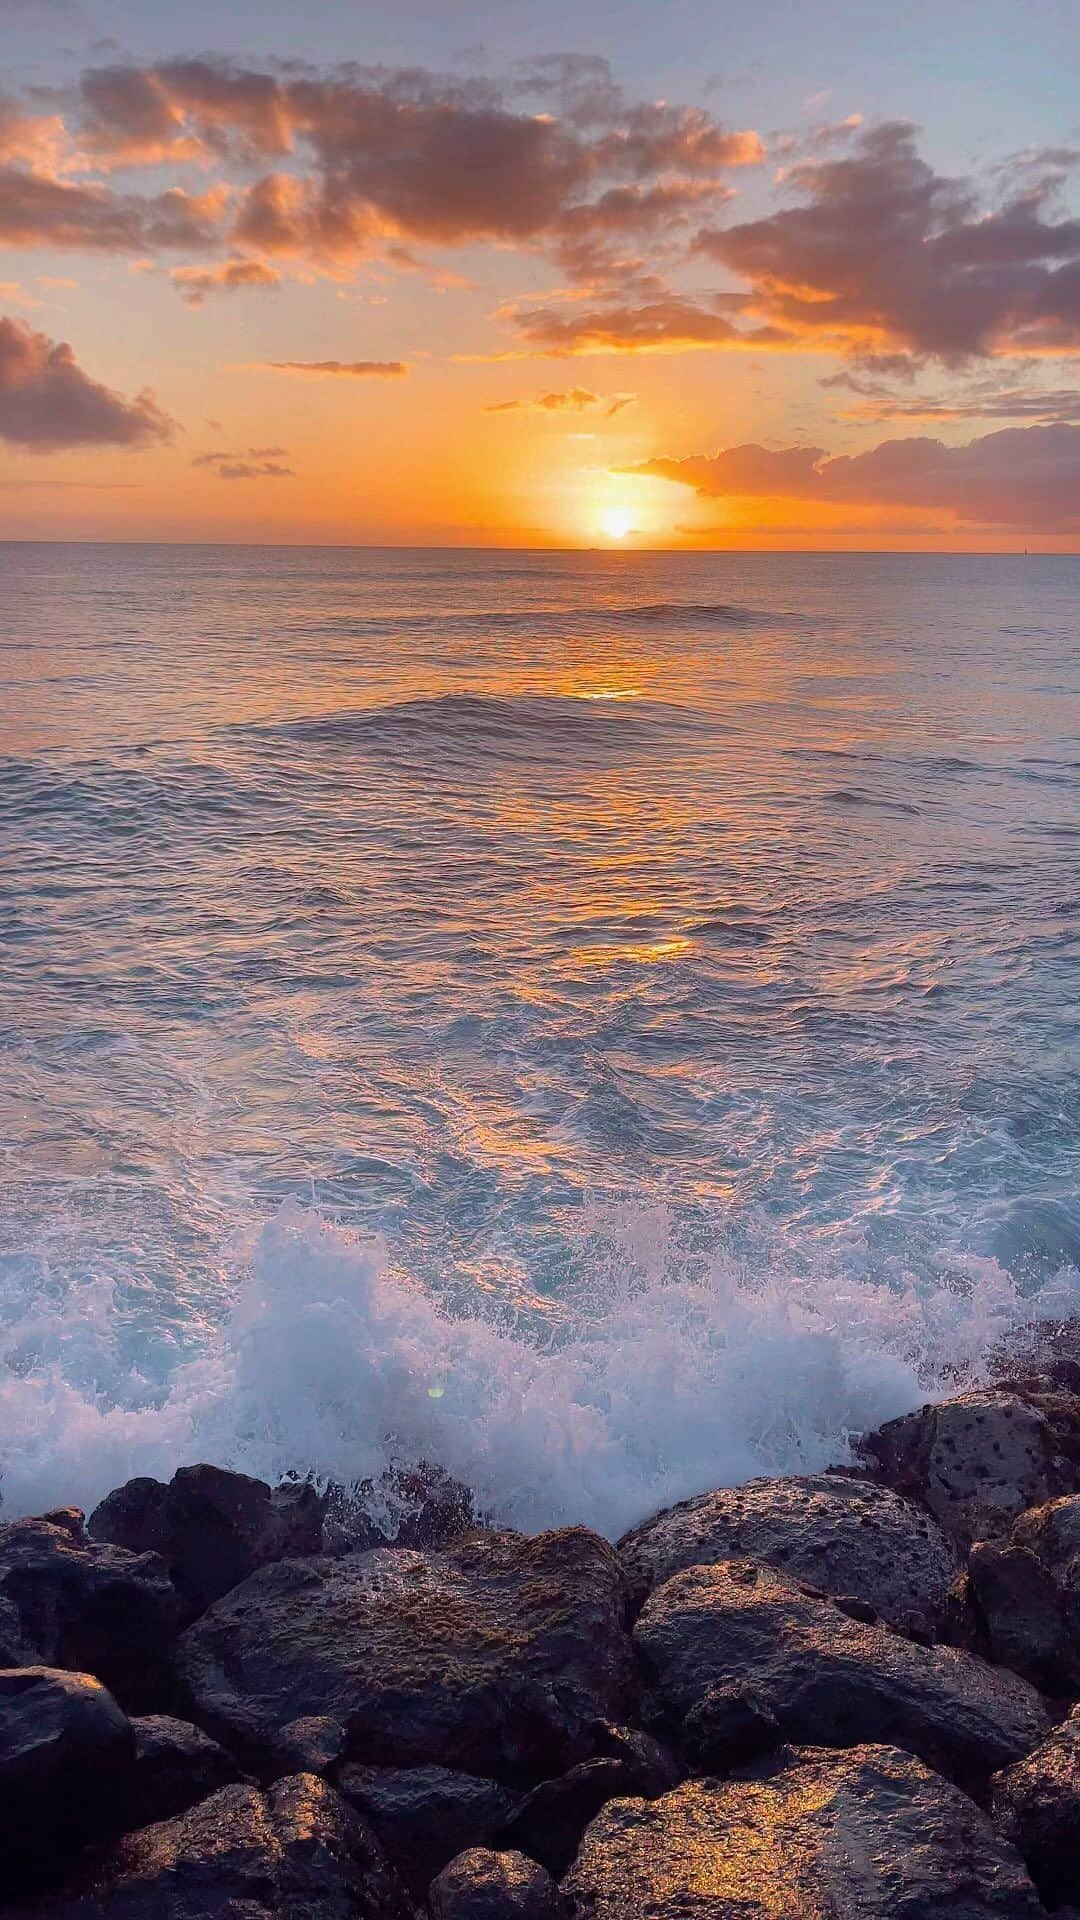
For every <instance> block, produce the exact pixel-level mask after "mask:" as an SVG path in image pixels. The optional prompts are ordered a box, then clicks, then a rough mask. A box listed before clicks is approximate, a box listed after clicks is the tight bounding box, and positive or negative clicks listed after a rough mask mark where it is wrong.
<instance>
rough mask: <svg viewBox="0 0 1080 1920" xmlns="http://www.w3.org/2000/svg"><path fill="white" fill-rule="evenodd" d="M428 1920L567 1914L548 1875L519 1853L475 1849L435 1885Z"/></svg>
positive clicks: (553, 1918) (535, 1919)
mask: <svg viewBox="0 0 1080 1920" xmlns="http://www.w3.org/2000/svg"><path fill="white" fill-rule="evenodd" d="M428 1904H429V1907H430V1910H431V1920H564V1916H565V1913H566V1908H565V1906H564V1905H563V1902H562V1900H561V1898H560V1895H559V1890H558V1888H557V1887H556V1885H555V1882H554V1880H553V1879H552V1878H551V1875H550V1874H549V1873H546V1872H545V1871H544V1869H543V1867H540V1866H537V1864H536V1861H535V1860H526V1858H525V1855H524V1854H523V1853H485V1852H484V1851H483V1849H482V1848H480V1847H474V1848H473V1849H472V1850H471V1851H470V1852H469V1853H463V1854H461V1855H459V1857H458V1858H457V1859H456V1860H452V1861H451V1862H450V1865H449V1866H448V1867H446V1868H444V1870H443V1872H442V1873H440V1875H439V1877H438V1879H437V1880H433V1881H432V1883H431V1888H430V1890H429V1893H428Z"/></svg>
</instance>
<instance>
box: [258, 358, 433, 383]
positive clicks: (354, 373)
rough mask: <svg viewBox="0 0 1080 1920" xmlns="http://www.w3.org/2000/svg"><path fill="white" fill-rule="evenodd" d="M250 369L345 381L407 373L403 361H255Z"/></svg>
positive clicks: (394, 376)
mask: <svg viewBox="0 0 1080 1920" xmlns="http://www.w3.org/2000/svg"><path fill="white" fill-rule="evenodd" d="M250 364H251V369H252V371H253V372H256V373H311V374H325V375H326V376H328V377H334V376H337V375H341V376H343V377H344V378H347V379H357V380H364V379H374V380H383V379H386V380H390V379H396V378H397V376H398V375H399V374H403V373H408V371H409V367H408V362H407V361H405V360H255V361H252V362H251V363H250Z"/></svg>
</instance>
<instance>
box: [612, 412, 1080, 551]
mask: <svg viewBox="0 0 1080 1920" xmlns="http://www.w3.org/2000/svg"><path fill="white" fill-rule="evenodd" d="M631 471H633V472H634V473H640V474H649V475H652V476H654V477H656V478H659V479H662V480H673V481H676V482H677V483H678V484H679V485H681V486H687V487H692V488H694V490H695V492H697V493H698V494H700V495H702V496H704V497H707V498H710V499H713V498H721V497H725V496H732V497H740V496H741V497H760V496H766V497H769V498H773V499H783V500H803V501H808V502H813V503H816V504H820V505H825V506H832V505H836V504H845V505H849V506H851V505H856V506H865V507H910V508H914V509H919V510H922V511H923V512H925V511H927V510H929V511H932V512H941V513H944V514H947V515H949V516H950V518H951V519H952V520H953V521H954V522H958V523H960V524H963V525H965V526H983V527H1016V528H1028V529H1032V530H1034V529H1040V530H1042V531H1044V532H1059V531H1070V530H1071V529H1073V528H1080V427H1074V426H1068V425H1062V424H1053V425H1049V426H1035V427H1004V428H1002V429H1001V430H1000V431H999V432H996V433H989V434H985V435H984V436H983V437H982V438H981V439H978V440H972V441H970V442H969V443H968V445H967V446H962V447H949V446H946V445H945V443H944V442H943V441H941V440H933V439H929V438H921V437H920V438H918V439H903V440H886V441H883V442H882V443H881V445H879V446H876V447H871V448H870V449H869V450H868V451H867V452H865V453H857V454H847V455H838V456H836V457H833V458H830V457H829V456H828V455H827V454H826V453H824V452H823V451H822V449H821V448H820V447H783V448H780V449H779V450H772V449H769V448H767V447H762V446H756V445H753V444H750V445H745V446H737V447H726V448H724V449H722V451H721V452H719V453H717V454H713V455H703V454H702V455H694V456H692V457H691V458H689V459H685V460H667V459H657V460H648V461H646V462H645V463H644V464H643V465H641V466H638V467H635V468H633V469H631Z"/></svg>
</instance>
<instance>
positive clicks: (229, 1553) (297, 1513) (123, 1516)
mask: <svg viewBox="0 0 1080 1920" xmlns="http://www.w3.org/2000/svg"><path fill="white" fill-rule="evenodd" d="M325 1507H326V1497H325V1496H324V1495H322V1494H319V1493H317V1492H316V1490H315V1488H314V1487H312V1486H309V1485H308V1484H307V1483H306V1482H304V1481H286V1482H284V1484H283V1485H281V1486H280V1487H276V1488H275V1489H274V1491H273V1492H271V1490H270V1488H269V1487H268V1486H267V1485H266V1483H265V1481H263V1480H253V1479H251V1478H250V1477H249V1475H247V1474H246V1473H227V1472H225V1471H224V1470H223V1469H222V1468H221V1467H208V1466H196V1467H181V1468H180V1469H179V1471H178V1472H177V1473H175V1474H174V1475H173V1477H172V1479H171V1480H170V1481H169V1483H168V1485H167V1486H164V1485H163V1484H162V1483H161V1482H160V1481H158V1480H131V1481H129V1482H128V1483H127V1485H126V1486H123V1487H118V1488H117V1490H116V1492H115V1493H111V1494H109V1495H108V1497H107V1499H105V1500H103V1501H102V1503H101V1505H100V1506H99V1507H98V1508H97V1509H96V1510H95V1512H94V1513H92V1514H91V1516H90V1526H89V1531H90V1533H91V1535H92V1537H93V1538H94V1539H95V1540H108V1541H112V1542H114V1543H115V1544H118V1545H122V1546H126V1547H129V1548H132V1549H134V1550H136V1551H146V1550H150V1551H153V1552H157V1553H160V1554H161V1555H162V1557H163V1558H164V1560H165V1561H166V1563H167V1565H168V1567H169V1570H170V1572H171V1574H172V1577H173V1582H174V1584H175V1586H176V1589H177V1592H178V1593H179V1594H180V1596H181V1598H182V1600H183V1602H184V1605H185V1608H186V1611H187V1614H188V1616H189V1617H192V1616H194V1615H196V1614H199V1613H202V1612H203V1611H204V1609H205V1608H206V1607H208V1606H209V1605H210V1604H211V1602H212V1601H214V1600H217V1599H220V1597H221V1595H222V1594H223V1593H228V1592H229V1590H230V1588H232V1587H235V1586H238V1585H239V1583H240V1581H241V1580H246V1579H247V1576H248V1574H250V1573H254V1571H255V1569H256V1568H257V1567H262V1566H266V1565H268V1564H269V1563H270V1562H271V1561H275V1560H282V1559H286V1558H290V1557H293V1558H295V1557H300V1556H303V1555H307V1554H312V1553H318V1552H319V1551H320V1548H321V1546H322V1533H323V1515H324V1512H325Z"/></svg>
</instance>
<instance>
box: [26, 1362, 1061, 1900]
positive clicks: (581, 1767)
mask: <svg viewBox="0 0 1080 1920" xmlns="http://www.w3.org/2000/svg"><path fill="white" fill-rule="evenodd" d="M860 1458H861V1462H862V1464H861V1465H859V1466H858V1467H855V1468H852V1469H851V1470H844V1471H841V1470H837V1471H835V1472H830V1473H826V1474H818V1475H812V1476H805V1477H801V1478H799V1477H793V1478H787V1479H782V1480H761V1481H755V1482H752V1483H750V1484H749V1485H747V1486H744V1487H740V1488H735V1489H728V1490H720V1491H716V1492H712V1493H707V1494H704V1495H702V1496H701V1497H699V1498H698V1499H695V1500H690V1501H686V1502H683V1503H682V1504H681V1505H679V1506H677V1507H673V1508H671V1509H669V1510H668V1511H667V1512H664V1513H661V1514H658V1515H656V1516H655V1517H654V1518H653V1519H651V1520H649V1521H647V1522H646V1523H645V1524H644V1525H642V1526H640V1527H637V1528H635V1529H634V1530H633V1531H632V1532H631V1533H629V1534H628V1535H627V1536H626V1537H625V1538H624V1539H623V1540H622V1541H620V1542H619V1543H618V1545H617V1546H616V1547H612V1546H610V1545H609V1544H608V1543H607V1542H606V1541H604V1540H602V1539H601V1538H599V1537H598V1536H597V1535H595V1534H592V1533H590V1532H588V1531H587V1530H586V1529H584V1528H567V1529H563V1530H561V1531H559V1532H554V1533H547V1534H541V1535H537V1536H532V1537H530V1536H526V1535H522V1534H516V1533H509V1532H504V1531H498V1530H496V1529H494V1528H490V1527H485V1526H482V1525H479V1524H477V1518H476V1516H475V1515H474V1513H473V1511H472V1503H471V1500H470V1498H469V1496H468V1494H467V1492H466V1491H465V1489H463V1488H461V1487H458V1486H455V1485H454V1483H452V1482H450V1481H448V1480H447V1479H446V1478H445V1476H443V1475H441V1474H439V1473H438V1472H437V1471H432V1470H425V1469H417V1470H416V1471H415V1472H413V1473H410V1474H399V1475H396V1476H393V1484H392V1485H390V1486H387V1487H384V1488H382V1489H375V1490H371V1489H369V1490H367V1491H368V1493H369V1494H374V1493H378V1494H379V1495H380V1498H379V1499H378V1500H376V1499H373V1498H368V1499H367V1500H365V1499H363V1498H352V1499H346V1498H345V1497H344V1496H343V1495H342V1494H341V1493H340V1492H334V1491H331V1492H319V1491H317V1490H316V1489H315V1488H314V1487H312V1486H310V1485H308V1484H306V1483H304V1482H301V1481H296V1482H287V1483H285V1484H284V1485H283V1486H281V1487H278V1488H276V1489H273V1490H271V1489H270V1488H269V1487H267V1486H265V1485H263V1484H262V1483H261V1482H259V1481H255V1480H251V1479H248V1478H246V1477H245V1476H243V1475H240V1474H235V1473H231V1472H226V1471H223V1470H220V1469H218V1468H215V1467H211V1466H193V1467H189V1468H185V1469H182V1470H181V1471H180V1472H178V1473H177V1474H176V1475H175V1476H174V1477H173V1479H172V1480H171V1481H170V1482H169V1483H168V1485H165V1484H163V1483H160V1482H157V1481H153V1480H134V1481H130V1482H128V1484H127V1485H126V1486H125V1487H122V1488H120V1489H118V1490H117V1491H116V1492H115V1493H113V1494H110V1495H109V1497H108V1498H107V1499H106V1500H105V1501H103V1502H102V1504H101V1506H99V1507H98V1508H97V1510H96V1511H95V1512H94V1513H93V1514H92V1515H91V1516H90V1518H89V1521H86V1520H85V1518H84V1516H83V1514H82V1513H80V1512H79V1511H78V1510H77V1509H74V1508H69V1509H64V1510H62V1511H58V1512H53V1513H49V1514H46V1515H45V1516H43V1517H42V1518H38V1519H26V1520H19V1521H15V1522H13V1523H10V1524H8V1525H6V1526H4V1527H0V1667H2V1669H3V1671H2V1672H0V1842H2V1845H0V1860H2V1866H0V1913H2V1914H4V1915H37V1916H40V1920H76V1917H78V1920H142V1917H143V1916H144V1915H145V1916H147V1920H149V1916H151V1915H153V1916H163V1917H164V1920H195V1916H203V1915H212V1916H222V1920H224V1917H225V1916H228V1920H267V1917H270V1920H272V1917H273V1916H275V1915H281V1916H286V1915H288V1916H290V1917H294V1916H300V1917H301V1920H323V1917H324V1916H325V1920H349V1917H354V1920H419V1916H422V1915H427V1916H430V1917H431V1920H559V1916H562V1920H689V1917H690V1916H693V1920H943V1916H945V1915H946V1914H947V1915H949V1916H950V1920H992V1917H994V1920H1038V1917H1039V1916H1041V1915H1044V1914H1047V1913H1052V1914H1058V1915H1059V1916H1061V1920H1067V1916H1070V1915H1071V1916H1072V1920H1080V1706H1078V1705H1077V1704H1076V1703H1077V1700H1078V1698H1080V1367H1078V1366H1077V1364H1076V1362H1075V1361H1074V1360H1073V1359H1072V1358H1070V1357H1067V1355H1066V1352H1065V1343H1064V1342H1063V1343H1062V1344H1061V1346H1060V1348H1059V1349H1058V1351H1057V1353H1055V1352H1054V1350H1053V1348H1051V1349H1050V1350H1048V1351H1047V1353H1046V1354H1045V1355H1044V1357H1043V1358H1042V1360H1041V1361H1040V1362H1039V1364H1038V1367H1037V1368H1036V1367H1035V1366H1034V1363H1033V1365H1032V1368H1031V1370H1029V1371H1026V1372H1023V1373H1021V1374H1019V1375H1018V1377H1016V1378H1011V1379H1010V1378H1004V1379H1000V1380H997V1381H996V1382H995V1383H994V1384H992V1385H990V1386H988V1387H985V1388H981V1389H978V1390H974V1391H970V1392H965V1393H960V1394H957V1396H956V1397H955V1398H954V1399H952V1400H948V1401H945V1402H943V1403H938V1404H935V1405H932V1406H927V1407H924V1408H922V1409H921V1410H919V1411H918V1412H915V1413H912V1414H910V1415H907V1416H905V1417H904V1418H902V1419H900V1420H894V1421H892V1422H890V1423H889V1425H888V1426H886V1427H884V1428H882V1429H881V1430H880V1431H879V1432H877V1433H874V1434H870V1435H867V1436H865V1437H864V1439H863V1441H862V1443H861V1449H860ZM391 1496H392V1498H391ZM388 1500H389V1503H390V1504H391V1505H392V1504H394V1503H396V1505H397V1507H398V1510H399V1513H403V1514H404V1516H405V1517H404V1519H403V1520H401V1521H400V1522H399V1523H398V1524H396V1525H395V1527H394V1538H393V1540H388V1539H387V1538H386V1534H385V1523H384V1525H383V1526H382V1527H381V1526H380V1523H379V1521H378V1520H377V1518H375V1517H373V1516H374V1515H376V1514H377V1513H378V1512H380V1511H384V1510H385V1509H386V1506H387V1503H388Z"/></svg>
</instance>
